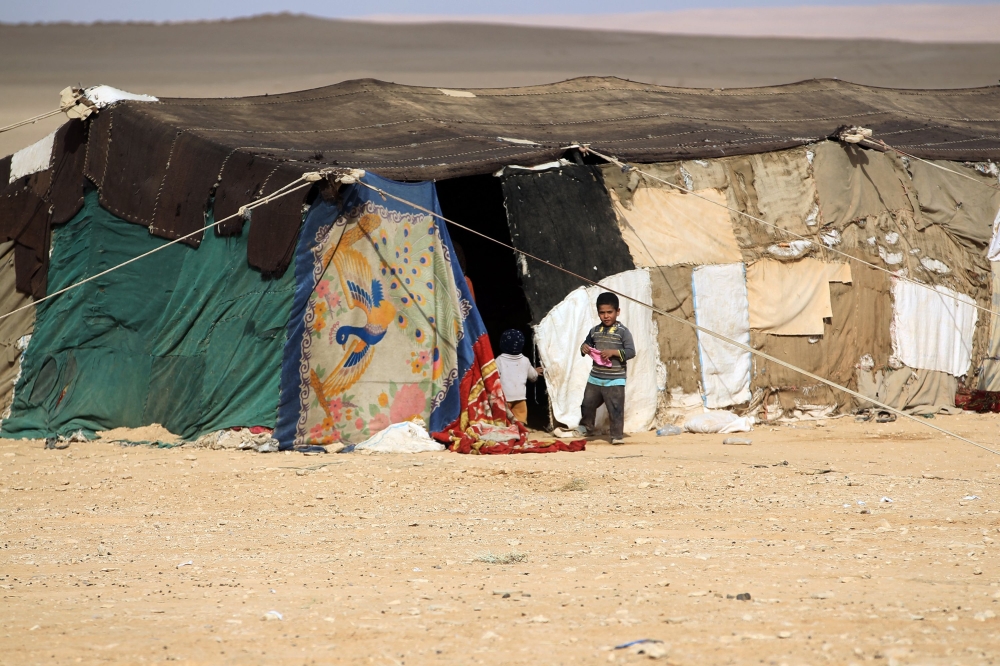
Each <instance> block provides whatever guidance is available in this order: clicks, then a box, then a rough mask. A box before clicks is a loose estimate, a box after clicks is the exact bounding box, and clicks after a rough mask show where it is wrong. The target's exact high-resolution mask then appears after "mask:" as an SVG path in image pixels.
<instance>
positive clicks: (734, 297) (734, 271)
mask: <svg viewBox="0 0 1000 666" xmlns="http://www.w3.org/2000/svg"><path fill="white" fill-rule="evenodd" d="M691 292H692V294H693V295H694V317H695V322H697V324H698V325H699V326H701V327H703V328H707V329H708V330H710V331H713V332H715V333H719V334H720V335H724V336H726V337H727V338H730V339H733V340H736V341H737V342H740V343H743V344H745V345H749V344H750V304H749V302H748V300H747V281H746V269H745V267H744V266H743V264H722V265H719V266H698V267H697V268H695V269H694V271H692V273H691ZM698 352H699V356H700V358H701V385H702V390H703V391H704V392H705V406H706V407H708V408H709V409H717V408H720V407H728V406H730V405H738V404H740V403H742V402H747V401H749V400H750V352H747V351H743V350H742V349H739V348H738V347H734V346H733V345H731V344H729V343H728V342H724V341H722V340H719V339H717V338H713V337H712V336H710V335H708V334H706V333H702V332H701V331H698Z"/></svg>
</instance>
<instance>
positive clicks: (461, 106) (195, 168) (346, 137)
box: [0, 77, 1000, 273]
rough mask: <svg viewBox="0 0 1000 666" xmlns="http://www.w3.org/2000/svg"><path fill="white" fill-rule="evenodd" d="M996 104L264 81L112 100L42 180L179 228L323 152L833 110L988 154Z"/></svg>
mask: <svg viewBox="0 0 1000 666" xmlns="http://www.w3.org/2000/svg"><path fill="white" fill-rule="evenodd" d="M998 108H1000V86H991V87H987V88H973V89H958V90H892V89H886V88H872V87H868V86H861V85H856V84H852V83H847V82H844V81H839V80H831V79H822V80H810V81H803V82H800V83H794V84H790V85H783V86H773V87H764V88H740V89H728V90H726V89H692V88H668V87H664V86H656V85H651V84H644V83H635V82H632V81H625V80H623V79H618V78H613V77H605V78H602V77H585V78H578V79H571V80H569V81H563V82H561V83H554V84H550V85H543V86H532V87H526V88H492V89H467V90H442V89H439V88H422V87H415V86H404V85H397V84H394V83H385V82H382V81H376V80H373V79H361V80H356V81H345V82H343V83H338V84H335V85H332V86H327V87H324V88H316V89H314V90H306V91H301V92H294V93H287V94H281V95H265V96H262V97H242V98H226V99H161V100H160V101H159V102H135V101H125V102H120V103H118V104H115V105H114V106H111V107H108V108H106V109H103V110H101V111H100V112H99V113H98V114H97V115H96V116H95V117H93V118H92V119H90V120H88V125H89V127H88V129H87V134H86V139H85V142H86V143H85V157H80V158H77V157H74V158H73V160H70V159H69V158H68V156H69V155H70V154H71V153H72V154H73V155H77V154H78V153H77V151H76V148H75V144H73V143H72V142H66V145H62V144H60V143H59V142H58V141H57V145H56V155H55V161H54V162H55V164H57V165H58V164H63V163H65V164H67V165H70V166H72V168H70V167H69V166H67V167H66V168H62V169H61V170H60V169H59V168H56V167H54V168H53V176H52V178H53V189H52V191H62V188H63V186H64V185H65V184H66V182H68V181H69V180H71V179H74V178H75V179H79V178H80V177H79V175H78V174H79V169H78V166H80V165H82V168H83V173H84V174H85V175H86V176H87V177H88V178H89V179H90V180H91V181H92V182H93V183H95V184H96V185H97V187H98V189H99V190H100V201H101V204H102V205H103V206H104V207H105V208H107V209H108V210H110V211H112V212H114V213H115V214H117V215H119V216H120V217H123V218H125V219H127V220H129V221H131V222H135V223H138V224H143V225H146V226H148V227H149V228H150V231H151V232H152V233H154V234H156V235H160V236H163V237H166V238H177V237H179V236H181V235H183V234H185V233H189V232H192V231H197V230H198V229H199V228H201V226H203V225H204V214H205V211H206V210H207V209H208V207H209V205H210V203H209V199H210V197H212V196H213V193H214V202H213V203H212V204H211V205H213V206H214V214H215V216H216V219H221V218H222V217H225V216H226V215H230V214H233V213H235V212H236V211H237V210H238V209H239V207H240V206H242V205H243V204H246V203H248V202H249V201H251V200H252V199H253V198H254V197H256V196H258V195H260V194H266V193H269V192H273V191H274V190H275V189H277V188H279V187H281V186H283V185H285V184H287V183H289V182H290V181H292V180H294V179H295V178H296V177H298V176H299V175H300V174H301V173H304V172H306V171H314V170H317V169H318V168H322V167H324V166H341V167H353V168H362V169H366V170H369V171H373V172H375V173H378V174H379V175H382V176H384V177H387V178H392V179H396V180H430V179H443V178H452V177H457V176H466V175H473V174H484V173H490V172H492V171H494V170H496V169H499V168H501V167H503V166H505V165H510V164H526V165H532V164H538V163H541V162H545V161H548V160H551V159H554V158H555V157H558V156H559V155H561V154H562V152H563V149H564V147H565V146H567V145H570V144H573V143H589V144H591V145H592V146H593V147H594V148H595V149H597V150H599V151H601V152H606V153H609V154H612V155H616V156H618V157H619V158H621V159H624V160H628V161H633V162H647V163H648V162H664V161H672V160H680V159H692V158H708V157H722V156H726V155H736V154H746V153H763V152H768V151H772V150H777V149H782V148H790V147H793V146H797V145H802V144H805V143H810V142H814V141H817V140H821V139H824V138H826V137H828V136H830V135H831V134H833V133H834V132H835V131H836V130H837V129H838V128H839V127H840V126H843V125H863V126H865V127H870V128H872V129H873V130H874V132H875V137H876V138H884V139H886V140H887V141H888V142H889V143H890V144H892V145H894V146H897V147H899V148H901V149H903V150H906V151H907V152H911V153H913V154H914V155H917V156H920V157H925V158H936V159H949V160H959V161H962V160H971V161H979V160H985V159H1000V112H998V111H997V109H998ZM79 152H81V153H82V152H83V151H79ZM63 156H67V157H66V159H63ZM3 162H4V160H0V171H3V170H4V168H3V167H4V164H3ZM8 162H9V160H8ZM78 182H79V180H74V181H73V183H70V187H74V186H75V187H78V185H76V183H78ZM42 185H44V183H43V184H42ZM42 185H38V189H39V192H40V194H39V197H40V198H41V199H45V198H46V197H49V196H50V195H49V194H45V192H46V190H45V188H44V187H43V186H42ZM19 187H20V186H19ZM8 189H11V188H8ZM19 191H20V190H19ZM67 196H68V195H67ZM71 198H72V199H73V200H74V201H82V198H80V197H79V195H78V194H75V193H74V194H73V196H72V197H71ZM2 205H3V202H2V201H0V208H2ZM301 206H302V199H301V198H298V197H286V198H284V199H281V200H279V201H277V202H275V203H273V204H269V205H268V206H264V207H262V208H260V209H258V211H255V212H254V218H253V219H254V222H255V224H253V225H251V239H250V249H249V259H250V262H251V264H253V265H254V266H257V267H258V268H260V269H261V270H263V271H264V272H265V273H280V272H281V271H283V270H284V266H287V262H288V260H289V259H290V258H291V249H292V247H291V244H292V242H293V241H294V237H295V231H297V229H298V225H299V220H300V217H301ZM36 208H38V207H36ZM56 208H59V206H57V207H56ZM39 209H40V208H39ZM67 212H72V207H68V208H67ZM55 217H56V218H60V217H64V216H61V215H56V216H55ZM66 219H68V218H66ZM54 221H56V222H58V221H60V220H59V219H55V220H54ZM63 221H64V220H63ZM257 222H260V224H257ZM21 226H23V225H21ZM241 227H242V224H241V223H233V224H230V225H228V226H227V227H226V228H225V229H222V231H223V233H239V232H240V229H241ZM255 227H256V230H255ZM262 230H263V231H262ZM265 231H266V233H265ZM272 232H273V233H272ZM255 233H256V234H258V236H257V238H256V239H255V238H254V237H253V235H254V234H255ZM261 234H264V235H261ZM198 242H200V237H198V236H195V237H194V238H193V239H192V240H191V241H190V243H191V244H192V245H197V244H198ZM39 257H41V260H43V259H44V256H43V255H41V254H39Z"/></svg>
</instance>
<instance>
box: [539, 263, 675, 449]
mask: <svg viewBox="0 0 1000 666" xmlns="http://www.w3.org/2000/svg"><path fill="white" fill-rule="evenodd" d="M600 284H601V285H602V286H603V287H607V288H608V289H614V290H615V291H617V292H619V293H622V294H627V295H628V296H631V297H632V298H635V299H636V300H638V301H640V302H642V303H652V302H653V288H652V284H651V283H650V280H649V271H648V270H646V269H637V270H633V271H626V272H624V273H618V274H617V275H612V276H610V277H607V278H605V279H603V280H601V282H600ZM602 291H605V289H602V288H601V287H587V288H584V287H580V288H579V289H575V290H573V291H572V292H570V294H569V295H568V296H567V297H566V298H564V299H563V300H562V301H561V302H560V303H559V304H558V305H556V306H555V307H554V308H552V309H551V310H549V312H548V314H546V315H545V318H544V319H542V321H541V322H540V323H539V324H538V326H536V327H535V344H536V345H537V347H538V353H539V356H540V357H541V360H542V365H543V367H544V368H545V383H546V386H547V388H548V393H549V403H550V404H551V405H552V416H553V417H554V418H555V420H556V421H558V422H559V423H562V424H564V425H565V426H567V427H569V428H574V427H576V426H577V425H579V424H580V417H581V414H580V403H582V402H583V392H584V390H585V389H586V387H587V377H589V376H590V369H591V367H593V361H591V360H590V358H588V357H584V356H581V355H580V345H581V344H583V339H584V338H585V337H587V331H589V330H590V329H591V328H592V327H594V326H596V325H597V324H598V323H600V320H599V319H598V318H597V306H596V305H595V303H596V301H597V295H598V294H599V293H601V292H602ZM618 319H619V321H621V323H622V324H624V325H625V327H626V328H627V329H628V330H629V332H630V333H632V339H633V341H634V342H635V358H634V359H632V360H631V361H629V362H628V381H626V383H625V432H644V431H646V430H649V428H650V425H651V424H652V422H653V418H654V417H655V416H656V399H657V388H656V367H657V365H658V364H659V362H660V348H659V345H658V344H657V342H656V334H655V332H654V329H653V313H652V311H651V310H650V309H649V308H646V307H643V306H641V305H637V304H636V303H633V302H632V301H629V300H626V299H624V298H623V299H621V315H620V316H619V318H618ZM601 411H603V408H602V410H600V411H599V412H598V414H599V415H600V413H601ZM599 426H600V418H598V427H599Z"/></svg>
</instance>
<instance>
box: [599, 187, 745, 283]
mask: <svg viewBox="0 0 1000 666" xmlns="http://www.w3.org/2000/svg"><path fill="white" fill-rule="evenodd" d="M611 194H612V199H613V200H614V201H615V203H616V204H618V199H617V196H616V195H615V193H614V191H612V193H611ZM695 194H697V195H698V196H693V195H691V194H684V193H680V192H674V191H670V190H666V189H661V188H655V187H640V188H639V189H637V190H636V191H635V193H634V194H633V195H632V207H631V210H624V208H623V207H622V206H621V205H616V209H617V211H618V215H619V218H620V219H621V221H622V226H623V228H622V237H623V238H624V239H625V242H626V243H627V244H628V248H629V252H630V253H631V254H632V259H633V260H634V261H635V265H636V266H645V267H652V266H675V265H678V264H694V265H701V264H732V263H739V262H741V261H742V260H743V255H742V254H740V247H739V245H738V244H737V242H736V235H735V234H734V233H733V225H732V223H731V221H730V217H729V211H728V210H726V209H725V208H724V207H723V206H725V205H726V196H725V195H724V194H723V193H722V192H721V191H719V190H717V189H707V190H698V191H696V192H695ZM701 197H704V198H701Z"/></svg>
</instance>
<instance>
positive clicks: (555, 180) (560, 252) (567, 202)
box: [502, 165, 635, 323]
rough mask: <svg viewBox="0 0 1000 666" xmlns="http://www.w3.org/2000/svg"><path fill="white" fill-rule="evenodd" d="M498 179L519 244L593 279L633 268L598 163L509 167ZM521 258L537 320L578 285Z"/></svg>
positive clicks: (574, 279)
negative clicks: (530, 168) (525, 169)
mask: <svg viewBox="0 0 1000 666" xmlns="http://www.w3.org/2000/svg"><path fill="white" fill-rule="evenodd" d="M502 185H503V199H504V206H505V208H506V209H507V224H508V226H509V227H510V236H511V241H512V242H513V243H514V246H515V247H516V248H517V249H519V250H523V251H525V252H527V253H529V254H532V255H534V256H536V257H539V258H541V259H544V260H545V261H548V262H550V263H552V264H555V265H556V266H559V267H561V268H563V269H565V270H568V271H572V272H573V273H576V274H577V275H582V276H584V277H586V278H588V279H590V280H594V281H595V282H596V281H598V280H602V279H604V278H606V277H608V276H610V275H614V274H616V273H621V272H624V271H627V270H630V269H633V268H635V265H634V264H633V262H632V257H631V256H630V254H629V248H628V246H627V245H626V244H625V241H624V240H622V235H621V232H620V231H619V229H618V222H617V219H616V217H615V211H614V210H613V209H612V207H611V197H610V196H609V195H608V191H607V190H606V189H605V187H604V182H603V180H602V178H601V171H600V169H598V168H597V167H585V166H575V165H573V166H566V167H561V168H558V169H551V170H547V171H538V172H535V171H529V172H521V171H513V172H507V173H505V174H504V176H503V178H502ZM520 264H521V269H522V270H521V284H522V285H524V293H525V296H526V297H527V298H528V304H529V305H530V307H531V317H532V321H533V322H535V323H538V322H540V321H541V320H542V317H544V316H545V314H546V313H547V312H548V311H549V310H550V309H551V308H553V307H554V306H555V305H556V304H557V303H559V302H560V301H561V300H562V299H563V298H565V297H566V295H567V294H569V293H570V292H571V291H573V290H574V289H576V288H577V287H580V286H581V282H580V279H579V278H577V277H574V276H572V275H569V274H567V273H565V272H563V271H561V270H558V269H556V268H553V267H551V266H546V265H545V264H542V263H539V262H537V261H535V260H533V259H527V258H522V259H521V260H520Z"/></svg>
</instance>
